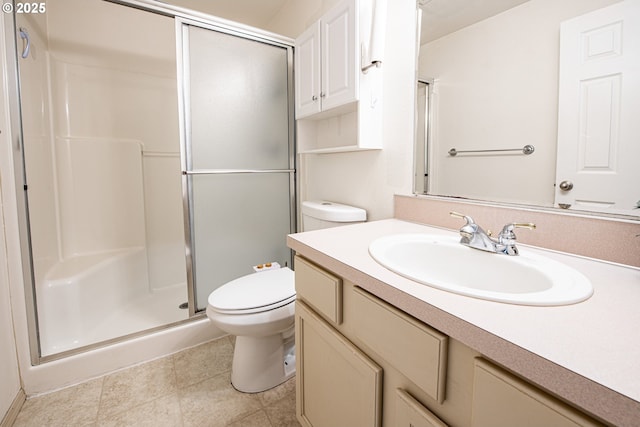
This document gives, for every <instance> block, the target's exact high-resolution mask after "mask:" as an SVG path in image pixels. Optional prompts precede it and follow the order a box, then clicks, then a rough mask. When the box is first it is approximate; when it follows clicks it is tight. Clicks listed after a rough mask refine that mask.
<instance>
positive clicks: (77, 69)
mask: <svg viewBox="0 0 640 427" xmlns="http://www.w3.org/2000/svg"><path fill="white" fill-rule="evenodd" d="M96 17H100V18H99V19H97V18H96ZM14 24H15V34H16V53H17V55H16V56H17V58H16V61H17V65H16V67H17V71H18V74H17V75H18V85H19V92H18V93H19V97H18V98H19V99H18V101H19V106H20V117H19V122H20V123H19V125H20V129H21V138H20V140H21V144H20V147H18V149H17V150H16V151H15V153H16V155H15V159H14V162H15V164H16V165H18V166H17V169H21V170H22V174H21V176H20V177H19V179H18V181H19V183H18V184H19V187H20V190H21V191H24V194H25V198H24V204H25V205H24V208H25V210H24V218H23V220H24V230H25V232H24V233H22V234H23V235H22V241H23V245H24V247H25V248H28V249H29V250H27V251H24V252H25V260H24V261H25V265H28V266H30V268H29V271H28V273H29V275H30V276H31V279H32V280H31V281H30V283H26V284H25V286H26V287H27V288H28V289H27V295H30V296H31V298H30V299H31V300H32V301H33V306H32V307H29V310H28V311H29V314H30V317H31V319H30V323H31V328H30V329H32V330H31V331H30V332H31V337H30V338H31V348H32V361H33V362H34V363H40V362H42V361H46V360H49V359H55V358H60V357H63V356H65V355H68V354H73V353H77V352H81V351H84V350H85V349H87V348H93V347H96V346H101V345H104V344H105V343H110V342H113V341H117V340H122V339H124V338H125V337H129V336H132V334H141V333H145V331H149V330H157V329H158V328H166V327H169V326H171V325H175V324H176V323H178V322H187V321H189V320H190V319H194V318H198V317H200V316H202V310H203V309H205V308H206V304H207V296H208V294H209V293H211V292H212V291H213V290H214V289H215V288H217V287H219V286H220V285H222V284H223V283H225V282H227V281H229V280H231V279H233V278H236V277H239V276H241V275H244V274H249V273H251V272H252V271H253V270H252V268H251V267H252V265H255V264H259V263H264V262H268V261H277V262H279V263H280V264H282V265H286V264H290V263H291V253H290V251H289V250H288V248H287V247H286V235H287V234H288V233H290V232H292V231H294V230H295V199H294V195H295V167H294V161H295V157H294V137H293V134H294V133H293V114H292V113H293V111H292V105H293V104H292V95H293V94H292V55H293V51H292V44H291V42H290V41H289V40H288V39H285V38H280V37H278V36H276V35H273V34H270V33H266V32H263V31H259V30H255V29H252V28H249V27H246V26H243V25H237V24H234V23H232V22H229V21H224V20H219V19H215V18H212V17H209V16H207V15H203V14H198V13H191V12H189V11H187V10H185V9H179V8H174V7H171V6H163V5H158V3H154V2H148V1H140V0H138V1H103V0H56V1H50V2H47V9H46V13H45V14H29V15H27V14H16V15H15V18H14ZM13 119H15V118H13Z"/></svg>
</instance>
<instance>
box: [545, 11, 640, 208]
mask: <svg viewBox="0 0 640 427" xmlns="http://www.w3.org/2000/svg"><path fill="white" fill-rule="evenodd" d="M639 41H640V2H638V1H637V0H626V1H623V2H620V3H616V4H614V5H611V6H608V7H605V8H602V9H598V10H596V11H594V12H591V13H588V14H585V15H582V16H579V17H577V18H574V19H570V20H568V21H565V22H564V23H562V25H561V32H560V58H561V60H560V85H559V87H560V93H559V110H558V158H557V169H556V193H555V194H556V196H555V202H556V204H557V205H558V206H560V207H562V208H566V209H568V208H571V209H580V210H591V211H600V212H612V213H623V214H633V213H634V212H632V211H631V209H633V208H634V207H635V206H636V203H637V201H638V199H640V188H639V187H638V183H640V167H638V159H640V143H638V140H637V137H638V135H640V121H639V120H638V116H637V112H638V111H640V98H638V96H637V93H638V90H639V89H640V45H639V44H638V42H639Z"/></svg>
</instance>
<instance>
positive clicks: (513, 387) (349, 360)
mask: <svg viewBox="0 0 640 427" xmlns="http://www.w3.org/2000/svg"><path fill="white" fill-rule="evenodd" d="M295 280H296V293H297V298H298V300H297V302H296V316H295V319H296V349H297V357H296V367H297V377H296V381H297V382H296V386H297V392H296V393H297V395H296V405H297V417H298V420H299V421H300V423H301V424H302V425H303V426H305V427H335V426H343V425H344V426H347V425H348V426H383V427H446V426H448V425H449V426H458V427H501V426H504V427H507V426H509V427H512V426H524V425H528V426H558V427H564V426H600V425H601V424H599V423H598V422H597V421H596V420H594V419H592V418H590V417H589V416H588V415H586V414H583V413H581V412H579V411H578V410H576V409H575V408H573V407H570V406H569V405H567V404H565V403H563V402H561V401H560V400H558V399H556V398H555V397H553V396H551V395H549V394H547V393H546V392H544V391H543V390H540V389H538V388H537V387H535V386H533V385H532V384H529V383H528V382H527V381H526V380H524V379H522V378H519V377H517V376H515V375H513V374H511V373H509V372H507V371H506V370H504V369H502V368H501V367H499V366H497V365H495V364H493V363H492V362H490V361H489V360H487V358H486V357H484V356H483V355H482V354H480V353H478V352H477V351H475V350H473V349H471V348H470V347H468V346H466V345H464V344H462V343H461V342H459V341H457V340H455V339H452V338H451V337H448V336H447V335H445V334H443V333H442V332H440V331H437V330H435V329H434V328H432V327H430V326H429V325H426V324H425V323H423V322H421V321H419V320H417V319H415V318H413V317H412V316H410V315H408V314H406V313H405V312H403V311H401V310H399V309H398V308H396V307H394V306H392V305H391V304H389V303H387V302H386V301H383V300H381V299H380V298H378V297H376V296H375V295H372V294H371V293H369V292H367V291H366V290H364V289H362V288H360V287H359V286H357V284H355V283H352V282H350V281H348V280H345V279H344V278H341V277H340V276H338V275H336V274H334V273H332V272H331V271H328V270H327V269H326V268H323V267H322V266H319V265H316V264H314V263H313V262H311V261H309V260H308V259H306V258H303V257H301V256H299V255H297V256H296V258H295Z"/></svg>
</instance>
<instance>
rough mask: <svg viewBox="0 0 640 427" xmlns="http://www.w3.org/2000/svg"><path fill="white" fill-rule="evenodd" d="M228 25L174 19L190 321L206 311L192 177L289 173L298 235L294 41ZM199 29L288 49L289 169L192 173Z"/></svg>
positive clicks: (291, 229)
mask: <svg viewBox="0 0 640 427" xmlns="http://www.w3.org/2000/svg"><path fill="white" fill-rule="evenodd" d="M231 24H232V23H230V22H228V21H226V22H223V21H221V22H202V21H198V20H194V19H191V18H187V17H181V16H175V26H176V48H177V52H176V60H177V65H178V76H177V80H178V106H179V109H178V116H179V125H180V158H181V162H182V163H181V164H182V198H183V200H182V201H183V212H184V220H185V223H184V226H185V230H184V232H185V252H186V265H187V290H188V298H189V318H194V317H201V316H204V315H205V311H204V310H201V311H197V304H196V283H195V277H196V274H195V269H196V266H195V263H194V242H195V238H194V235H193V228H194V227H193V223H194V216H193V204H192V203H193V188H192V185H191V183H190V177H192V176H194V175H227V174H264V173H287V174H288V175H289V218H290V224H289V232H291V233H294V232H295V231H296V224H297V222H296V219H297V218H296V193H297V192H296V156H295V115H294V92H293V90H294V80H293V46H294V41H293V40H291V39H287V38H284V37H279V36H277V35H275V34H271V33H266V32H261V31H256V29H254V28H250V27H245V26H242V25H231ZM190 26H192V27H197V28H201V29H205V30H210V31H216V32H219V33H223V34H227V35H230V36H235V37H240V38H243V39H246V40H252V41H255V42H258V43H264V44H267V45H270V46H274V47H277V48H282V49H285V50H286V52H287V100H288V102H287V105H288V113H287V118H288V132H287V135H288V150H289V168H288V169H198V170H193V168H192V164H191V160H192V156H191V145H192V141H191V132H190V126H191V117H190V101H191V100H190V97H189V80H188V77H187V76H189V71H190V70H189V36H188V29H189V27H190ZM289 253H290V256H289V258H290V263H292V262H293V259H292V258H293V255H292V252H291V251H289Z"/></svg>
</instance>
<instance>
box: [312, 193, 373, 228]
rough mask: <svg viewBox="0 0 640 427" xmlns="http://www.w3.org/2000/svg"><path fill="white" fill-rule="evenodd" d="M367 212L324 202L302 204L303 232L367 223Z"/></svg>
mask: <svg viewBox="0 0 640 427" xmlns="http://www.w3.org/2000/svg"><path fill="white" fill-rule="evenodd" d="M366 220H367V211H365V210H364V209H360V208H356V207H353V206H347V205H341V204H339V203H333V202H327V201H324V200H318V201H306V202H302V230H303V231H311V230H320V229H322V228H330V227H338V226H340V225H347V224H353V223H357V222H365V221H366Z"/></svg>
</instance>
